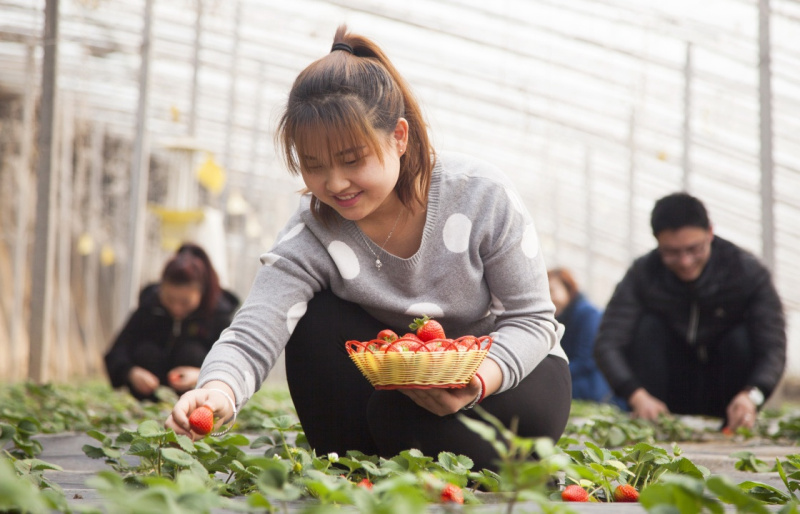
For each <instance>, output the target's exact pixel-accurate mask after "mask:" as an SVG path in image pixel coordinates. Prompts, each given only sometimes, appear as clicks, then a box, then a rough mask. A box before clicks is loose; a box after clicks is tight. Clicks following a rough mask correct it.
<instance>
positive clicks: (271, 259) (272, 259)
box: [261, 253, 281, 266]
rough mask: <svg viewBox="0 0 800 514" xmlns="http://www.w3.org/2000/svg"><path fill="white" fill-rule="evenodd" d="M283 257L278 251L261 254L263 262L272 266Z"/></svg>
mask: <svg viewBox="0 0 800 514" xmlns="http://www.w3.org/2000/svg"><path fill="white" fill-rule="evenodd" d="M280 259H281V256H280V255H278V254H276V253H265V254H264V255H262V256H261V264H263V265H264V266H272V265H273V264H275V263H276V262H278V261H279V260H280Z"/></svg>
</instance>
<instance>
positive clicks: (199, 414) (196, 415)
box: [189, 405, 214, 435]
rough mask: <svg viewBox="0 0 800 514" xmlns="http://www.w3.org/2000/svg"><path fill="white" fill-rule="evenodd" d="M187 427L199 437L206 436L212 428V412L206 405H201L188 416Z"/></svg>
mask: <svg viewBox="0 0 800 514" xmlns="http://www.w3.org/2000/svg"><path fill="white" fill-rule="evenodd" d="M189 426H191V427H192V430H193V431H194V432H195V433H197V434H200V435H206V434H207V433H209V432H211V429H212V428H214V411H212V410H211V407H208V406H207V405H201V406H200V407H198V408H197V409H195V410H194V412H192V413H191V414H190V415H189Z"/></svg>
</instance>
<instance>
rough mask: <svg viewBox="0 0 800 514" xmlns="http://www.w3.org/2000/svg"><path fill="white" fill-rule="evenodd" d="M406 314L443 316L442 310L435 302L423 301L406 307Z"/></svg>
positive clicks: (432, 316)
mask: <svg viewBox="0 0 800 514" xmlns="http://www.w3.org/2000/svg"><path fill="white" fill-rule="evenodd" d="M406 314H408V315H409V316H423V315H427V316H429V317H431V318H440V317H442V316H444V311H443V310H442V308H441V307H439V306H438V305H436V304H435V303H429V302H423V303H415V304H413V305H411V306H410V307H409V308H408V309H406Z"/></svg>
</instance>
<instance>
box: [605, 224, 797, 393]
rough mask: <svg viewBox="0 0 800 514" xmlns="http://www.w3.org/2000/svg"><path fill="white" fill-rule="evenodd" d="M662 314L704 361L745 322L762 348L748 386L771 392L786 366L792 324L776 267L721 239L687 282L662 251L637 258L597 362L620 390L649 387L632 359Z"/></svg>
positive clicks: (614, 301)
mask: <svg viewBox="0 0 800 514" xmlns="http://www.w3.org/2000/svg"><path fill="white" fill-rule="evenodd" d="M645 312H647V313H651V314H655V315H656V316H658V317H659V318H660V319H661V320H662V321H663V322H664V323H665V324H666V325H667V326H669V327H670V328H671V329H672V330H673V331H674V332H676V333H678V334H685V335H686V344H689V345H691V346H693V347H695V348H696V354H697V355H698V359H701V360H702V359H703V358H704V354H705V350H706V348H707V347H708V346H710V345H711V343H712V342H713V341H715V340H716V339H717V338H719V337H720V336H722V335H724V334H725V333H726V332H727V331H728V330H730V329H731V328H733V327H734V326H737V325H740V324H741V323H744V324H745V326H746V327H747V331H748V334H749V335H750V337H751V339H752V342H753V347H754V351H755V363H754V364H755V366H754V369H753V372H752V374H751V376H750V377H748V379H747V385H748V386H751V387H752V386H755V387H758V388H759V389H761V390H762V391H763V392H764V394H765V395H766V396H767V397H769V395H770V394H771V393H772V391H773V390H774V389H775V387H776V386H777V384H778V381H779V380H780V378H781V376H782V375H783V371H784V367H785V365H786V327H785V321H784V315H783V308H782V305H781V301H780V298H779V297H778V293H777V291H776V290H775V287H774V285H773V284H772V279H771V277H770V273H769V271H768V270H767V269H766V267H764V266H763V264H761V263H760V262H759V260H758V259H757V258H756V257H755V256H754V255H753V254H751V253H749V252H747V251H745V250H743V249H741V248H739V247H738V246H736V245H734V244H733V243H731V242H729V241H726V240H724V239H722V238H720V237H717V236H715V237H714V240H713V242H712V246H711V257H710V258H709V261H708V263H707V264H706V267H705V269H704V270H703V273H702V274H701V275H700V277H699V278H698V279H697V280H695V281H694V282H682V281H681V280H679V279H678V278H677V277H676V276H675V274H674V273H672V272H671V271H670V270H669V269H667V268H666V266H664V264H663V263H662V261H661V256H660V255H659V253H658V250H653V251H651V252H650V253H648V254H647V255H644V256H642V257H640V258H638V259H636V260H635V261H634V263H633V265H632V266H631V267H630V268H629V269H628V271H627V273H626V274H625V277H624V278H623V279H622V281H621V282H620V283H619V284H618V285H617V288H616V289H615V291H614V294H613V295H612V297H611V300H609V303H608V306H607V307H606V309H605V313H604V315H603V319H602V321H601V323H600V329H599V331H598V334H597V339H596V342H595V351H594V355H595V360H596V361H597V365H598V366H599V367H600V369H601V370H602V372H603V374H604V375H605V376H606V378H607V379H608V381H609V383H610V384H611V387H612V388H613V389H614V391H615V392H616V393H617V394H619V395H620V396H622V397H623V398H627V397H628V396H630V395H631V393H633V391H634V390H636V389H637V388H638V387H640V386H641V384H640V383H639V381H638V380H637V379H636V377H635V375H634V373H633V371H632V370H631V369H630V366H629V365H628V364H627V362H626V360H625V359H624V355H625V351H626V348H627V347H628V346H629V345H630V344H631V343H632V342H633V341H632V339H633V333H634V329H635V327H636V323H637V321H638V320H639V318H640V316H641V315H642V314H643V313H645Z"/></svg>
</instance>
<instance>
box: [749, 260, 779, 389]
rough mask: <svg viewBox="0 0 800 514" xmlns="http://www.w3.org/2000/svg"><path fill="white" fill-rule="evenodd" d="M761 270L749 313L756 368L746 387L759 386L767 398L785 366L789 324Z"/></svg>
mask: <svg viewBox="0 0 800 514" xmlns="http://www.w3.org/2000/svg"><path fill="white" fill-rule="evenodd" d="M759 268H760V271H759V273H758V278H757V280H756V283H757V286H756V289H755V292H754V294H753V296H752V299H751V301H750V308H749V312H748V313H747V326H748V333H749V334H750V336H751V337H752V340H753V350H754V353H755V358H754V361H755V363H754V364H755V365H754V369H753V371H752V373H751V374H750V377H749V378H748V380H747V384H748V385H749V386H755V387H758V388H759V389H761V391H763V392H764V395H765V396H766V397H767V398H768V397H769V396H770V395H771V394H772V393H773V391H774V390H775V388H776V387H777V385H778V382H779V381H780V379H781V377H782V376H783V372H784V368H785V365H786V322H785V319H784V314H783V306H782V305H781V300H780V297H779V296H778V292H777V291H776V290H775V286H774V285H773V283H772V280H771V278H770V274H769V271H767V269H766V268H763V267H760V266H759Z"/></svg>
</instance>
